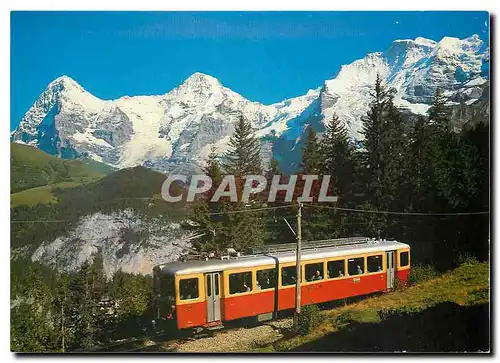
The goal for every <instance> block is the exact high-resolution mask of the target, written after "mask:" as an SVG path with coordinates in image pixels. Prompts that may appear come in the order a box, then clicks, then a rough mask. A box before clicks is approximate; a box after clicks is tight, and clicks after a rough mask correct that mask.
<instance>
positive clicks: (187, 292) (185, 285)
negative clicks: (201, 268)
mask: <svg viewBox="0 0 500 363" xmlns="http://www.w3.org/2000/svg"><path fill="white" fill-rule="evenodd" d="M179 296H180V298H181V300H191V299H197V298H198V296H199V295H198V278H197V277H194V278H191V279H183V280H180V281H179Z"/></svg>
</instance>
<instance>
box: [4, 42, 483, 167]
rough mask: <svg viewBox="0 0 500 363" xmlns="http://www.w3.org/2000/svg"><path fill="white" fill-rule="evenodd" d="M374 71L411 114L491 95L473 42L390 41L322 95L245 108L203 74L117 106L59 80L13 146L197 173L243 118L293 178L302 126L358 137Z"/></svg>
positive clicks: (329, 83) (343, 72) (266, 157)
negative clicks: (439, 97)
mask: <svg viewBox="0 0 500 363" xmlns="http://www.w3.org/2000/svg"><path fill="white" fill-rule="evenodd" d="M332 71H335V70H332ZM377 74H380V76H381V77H382V78H383V80H384V81H385V82H386V83H387V85H388V86H389V87H392V88H393V89H394V90H395V103H396V105H398V106H399V107H400V108H401V109H403V110H404V111H405V112H406V113H407V114H408V115H410V116H411V115H418V114H425V113H426V112H427V110H428V108H429V106H430V103H431V102H432V98H433V95H434V93H435V90H436V88H437V87H439V88H441V89H442V90H443V91H444V94H445V95H446V96H447V97H448V103H449V105H451V106H454V105H472V104H474V103H476V102H478V100H481V99H484V98H485V97H488V92H489V90H488V87H487V86H488V84H489V47H488V46H487V43H486V42H484V41H483V40H481V39H480V38H479V36H478V35H472V36H471V37H468V38H465V39H458V38H452V37H445V38H443V39H441V40H440V41H439V42H436V41H433V40H430V39H425V38H421V37H418V38H416V39H404V40H395V41H394V42H392V44H391V45H390V46H389V47H388V48H387V49H386V50H385V51H382V52H376V53H370V54H367V55H366V56H365V57H363V58H362V59H358V60H355V61H354V62H352V63H350V64H347V65H344V66H342V67H341V68H340V70H338V72H337V74H336V75H335V76H334V77H332V78H331V79H328V80H325V81H324V82H323V84H322V85H320V86H319V87H318V88H316V89H312V90H309V91H307V92H306V93H305V94H304V95H302V96H299V97H295V98H290V99H287V100H284V101H282V102H279V103H275V104H271V105H264V104H261V103H259V102H253V101H250V100H248V99H246V98H244V97H243V96H241V95H239V94H238V93H236V92H235V91H233V90H231V89H229V88H226V87H224V86H223V85H222V84H221V82H220V81H219V80H217V79H216V78H214V77H212V76H210V75H207V74H203V73H194V74H193V75H191V76H190V77H189V78H188V79H186V80H185V81H184V82H183V83H182V84H181V85H179V86H178V87H176V88H174V89H173V90H171V91H169V92H167V93H165V94H163V95H154V96H124V97H121V98H119V99H116V100H102V99H100V98H98V97H96V96H94V95H92V94H91V93H89V92H87V91H86V90H85V89H84V88H83V87H82V86H81V85H80V84H78V83H77V82H76V81H75V80H73V79H72V78H70V77H68V76H61V77H59V78H57V79H55V80H54V81H53V82H51V83H50V84H49V85H48V86H47V88H46V89H45V91H44V92H43V93H42V94H41V95H40V96H39V98H38V99H37V100H36V101H35V103H34V104H33V105H32V106H31V107H30V109H29V110H28V111H27V112H26V114H25V115H24V117H23V118H22V120H20V123H19V125H18V127H17V128H16V129H15V130H14V131H13V132H12V134H11V140H12V141H13V142H16V143H22V144H27V145H30V146H34V147H37V148H39V149H41V150H43V151H45V152H47V153H49V154H52V155H56V156H59V157H61V158H64V159H72V158H80V157H85V158H91V159H93V160H95V161H98V162H101V163H105V164H108V165H110V166H113V167H115V168H127V167H133V166H138V165H140V166H146V167H149V168H153V169H155V170H157V171H161V172H172V171H179V170H198V169H199V166H200V165H203V163H204V160H205V159H206V157H207V155H208V153H209V151H210V149H211V148H212V147H213V146H215V147H216V149H217V151H218V152H219V153H223V152H224V151H226V150H227V145H228V141H229V138H230V136H231V135H232V133H233V131H234V123H235V121H236V119H237V117H238V115H240V114H242V115H243V117H245V119H247V120H249V121H250V122H251V124H252V126H253V128H254V130H255V135H256V136H258V137H259V138H260V140H261V143H262V158H263V161H264V166H266V165H267V164H268V162H269V161H270V159H271V158H272V157H274V158H275V159H276V160H278V162H279V163H280V166H281V168H282V170H283V171H285V172H287V171H288V172H290V171H293V170H295V169H296V167H297V165H298V163H299V161H300V148H301V145H302V142H301V140H302V135H303V134H304V131H305V129H306V128H307V126H308V125H312V126H313V128H314V129H316V131H318V132H321V131H322V130H323V129H324V125H325V123H326V122H328V121H329V119H330V118H331V116H332V114H333V113H336V114H337V115H338V116H339V118H340V119H341V120H342V121H343V122H344V123H345V124H346V126H347V129H348V131H349V135H350V137H352V138H353V139H356V140H359V139H362V135H361V133H360V131H361V125H362V122H361V117H362V116H363V115H364V114H365V113H366V111H367V110H368V107H369V104H370V100H371V97H370V92H371V91H372V88H373V85H374V82H375V78H376V76H377ZM461 122H462V123H463V122H467V119H464V120H462V121H461Z"/></svg>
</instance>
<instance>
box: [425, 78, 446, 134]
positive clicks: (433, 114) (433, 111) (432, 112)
mask: <svg viewBox="0 0 500 363" xmlns="http://www.w3.org/2000/svg"><path fill="white" fill-rule="evenodd" d="M427 114H428V115H429V123H430V124H432V125H436V126H437V128H438V129H440V130H441V131H444V132H449V131H450V130H451V123H450V111H449V108H448V107H447V106H446V97H445V96H444V95H443V92H442V91H441V89H440V88H439V87H438V88H436V92H435V93H434V99H433V101H432V105H431V107H430V108H429V110H428V111H427Z"/></svg>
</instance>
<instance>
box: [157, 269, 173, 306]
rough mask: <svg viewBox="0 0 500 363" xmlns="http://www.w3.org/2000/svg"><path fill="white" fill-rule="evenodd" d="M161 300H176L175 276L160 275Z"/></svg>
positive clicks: (170, 301) (171, 302)
mask: <svg viewBox="0 0 500 363" xmlns="http://www.w3.org/2000/svg"><path fill="white" fill-rule="evenodd" d="M159 287H160V291H159V293H160V300H161V301H162V302H164V303H168V304H173V303H174V302H175V280H174V277H173V276H161V277H160V286H159Z"/></svg>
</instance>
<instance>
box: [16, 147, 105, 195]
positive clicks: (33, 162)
mask: <svg viewBox="0 0 500 363" xmlns="http://www.w3.org/2000/svg"><path fill="white" fill-rule="evenodd" d="M10 154H11V158H10V160H11V164H10V165H11V187H10V190H11V193H17V192H20V191H23V190H27V189H31V188H36V187H40V186H46V185H53V184H57V183H62V182H66V183H74V184H81V183H87V182H89V181H93V180H96V179H99V178H101V177H103V176H104V175H106V174H109V173H110V172H112V171H113V168H111V167H108V166H106V165H104V164H101V163H98V162H95V161H87V160H62V159H59V158H57V157H54V156H51V155H49V154H46V153H44V152H43V151H41V150H39V149H36V148H34V147H31V146H27V145H21V144H14V143H12V144H11V146H10Z"/></svg>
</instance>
